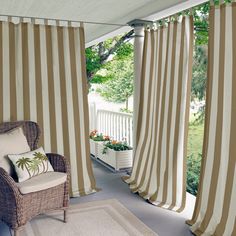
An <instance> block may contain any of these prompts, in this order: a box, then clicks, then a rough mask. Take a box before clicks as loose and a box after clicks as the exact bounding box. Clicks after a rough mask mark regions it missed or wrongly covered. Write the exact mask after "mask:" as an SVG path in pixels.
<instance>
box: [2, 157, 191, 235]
mask: <svg viewBox="0 0 236 236" xmlns="http://www.w3.org/2000/svg"><path fill="white" fill-rule="evenodd" d="M93 167H94V174H95V178H96V182H97V187H99V188H102V190H101V191H100V192H98V193H95V194H91V195H89V196H85V197H80V198H72V199H71V204H78V203H83V202H88V201H97V200H105V199H111V198H115V199H117V200H118V201H120V202H121V203H122V204H123V205H124V206H125V207H126V208H127V209H129V210H130V211H131V212H132V213H133V214H134V215H136V217H138V218H139V219H140V220H141V221H142V222H144V223H145V224H146V225H147V226H148V227H150V228H151V229H152V230H153V231H155V232H156V233H157V234H158V235H159V236H190V235H192V234H191V232H190V230H189V226H188V225H186V224H185V220H186V219H189V218H191V215H192V212H193V208H194V203H195V198H194V197H193V196H192V195H190V194H187V206H186V208H185V211H184V212H182V213H176V212H172V211H169V210H164V209H161V208H159V207H156V206H153V205H151V204H149V203H147V202H146V201H144V200H143V199H142V198H141V197H139V196H138V195H137V194H133V193H131V191H130V189H129V187H128V185H127V184H125V183H124V182H123V181H122V180H121V176H123V175H124V173H112V172H111V171H110V170H108V169H106V167H104V166H102V165H100V164H99V163H96V162H94V161H93ZM10 235H11V234H10V231H9V229H8V227H7V226H6V225H5V224H4V223H2V222H0V236H10ZM94 236H96V235H94Z"/></svg>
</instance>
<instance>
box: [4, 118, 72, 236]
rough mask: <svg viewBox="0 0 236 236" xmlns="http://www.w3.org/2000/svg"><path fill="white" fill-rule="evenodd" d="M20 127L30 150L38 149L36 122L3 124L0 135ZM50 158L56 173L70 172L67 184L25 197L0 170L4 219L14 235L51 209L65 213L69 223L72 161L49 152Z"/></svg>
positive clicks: (14, 183)
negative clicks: (37, 216) (34, 218)
mask: <svg viewBox="0 0 236 236" xmlns="http://www.w3.org/2000/svg"><path fill="white" fill-rule="evenodd" d="M18 126H21V127H22V128H23V130H24V133H25V136H26V139H27V141H28V144H29V146H30V149H31V150H34V149H36V148H37V143H38V140H39V136H40V129H39V126H38V124H37V123H35V122H32V121H19V122H5V123H2V124H0V133H5V132H7V131H9V130H11V129H13V128H16V127H18ZM47 157H48V159H49V161H50V163H51V165H52V166H53V169H54V170H55V171H57V172H64V173H67V181H66V182H65V183H63V184H60V185H58V186H55V187H53V188H50V189H45V190H42V191H38V192H33V193H28V194H24V195H23V194H21V192H20V191H19V189H18V187H17V185H16V182H15V181H14V179H13V178H12V177H11V176H10V175H9V174H8V173H7V172H6V171H5V170H4V169H3V168H1V167H0V220H2V221H3V222H5V223H6V224H7V225H8V226H9V227H10V228H11V229H12V230H14V236H18V235H19V230H20V229H21V228H22V227H24V225H25V224H26V223H27V222H28V221H29V220H30V219H31V218H33V217H34V216H36V215H38V214H41V213H45V212H47V211H49V210H54V209H55V210H56V209H61V210H63V211H64V222H66V220H67V219H66V218H67V208H68V206H69V178H70V167H69V162H68V160H67V159H66V158H65V157H64V156H61V155H58V154H53V153H48V154H47Z"/></svg>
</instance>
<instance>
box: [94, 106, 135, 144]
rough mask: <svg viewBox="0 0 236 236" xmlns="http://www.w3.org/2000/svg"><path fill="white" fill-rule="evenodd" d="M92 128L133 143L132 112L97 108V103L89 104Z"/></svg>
mask: <svg viewBox="0 0 236 236" xmlns="http://www.w3.org/2000/svg"><path fill="white" fill-rule="evenodd" d="M89 115H90V117H89V118H90V120H89V124H90V128H92V127H93V129H94V128H96V129H97V130H98V132H99V133H103V134H105V135H109V136H111V137H112V138H113V139H116V140H118V141H121V140H122V139H123V138H126V139H127V143H128V144H129V145H131V146H132V145H133V117H132V115H131V114H125V113H121V112H114V111H108V110H101V109H98V110H97V109H96V110H95V104H89Z"/></svg>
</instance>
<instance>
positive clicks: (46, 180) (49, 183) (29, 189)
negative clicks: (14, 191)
mask: <svg viewBox="0 0 236 236" xmlns="http://www.w3.org/2000/svg"><path fill="white" fill-rule="evenodd" d="M66 178H67V174H66V173H61V172H47V173H44V174H41V175H37V176H35V177H33V178H31V179H29V180H26V181H24V182H21V183H17V186H18V188H19V190H20V192H21V193H22V194H27V193H33V192H38V191H41V190H45V189H49V188H52V187H55V186H57V185H60V184H63V183H65V182H66Z"/></svg>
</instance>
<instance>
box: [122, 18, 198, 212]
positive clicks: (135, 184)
mask: <svg viewBox="0 0 236 236" xmlns="http://www.w3.org/2000/svg"><path fill="white" fill-rule="evenodd" d="M192 50H193V20H192V16H190V17H188V16H186V17H184V18H183V19H182V21H181V22H177V21H175V22H171V23H168V26H167V27H160V28H159V29H157V30H150V31H149V30H146V32H145V39H144V52H143V65H142V75H141V87H140V88H141V90H140V105H139V112H138V125H137V148H136V151H135V156H134V166H133V171H132V174H131V177H130V178H128V179H126V182H127V183H129V184H130V188H131V190H132V191H133V192H139V194H140V195H141V196H142V197H143V198H145V199H148V200H149V201H150V202H152V203H153V204H157V205H158V206H161V207H164V208H168V209H172V210H175V211H181V210H183V208H184V206H185V198H186V154H187V153H186V151H187V148H186V144H187V129H188V118H189V105H190V87H191V76H192Z"/></svg>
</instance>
